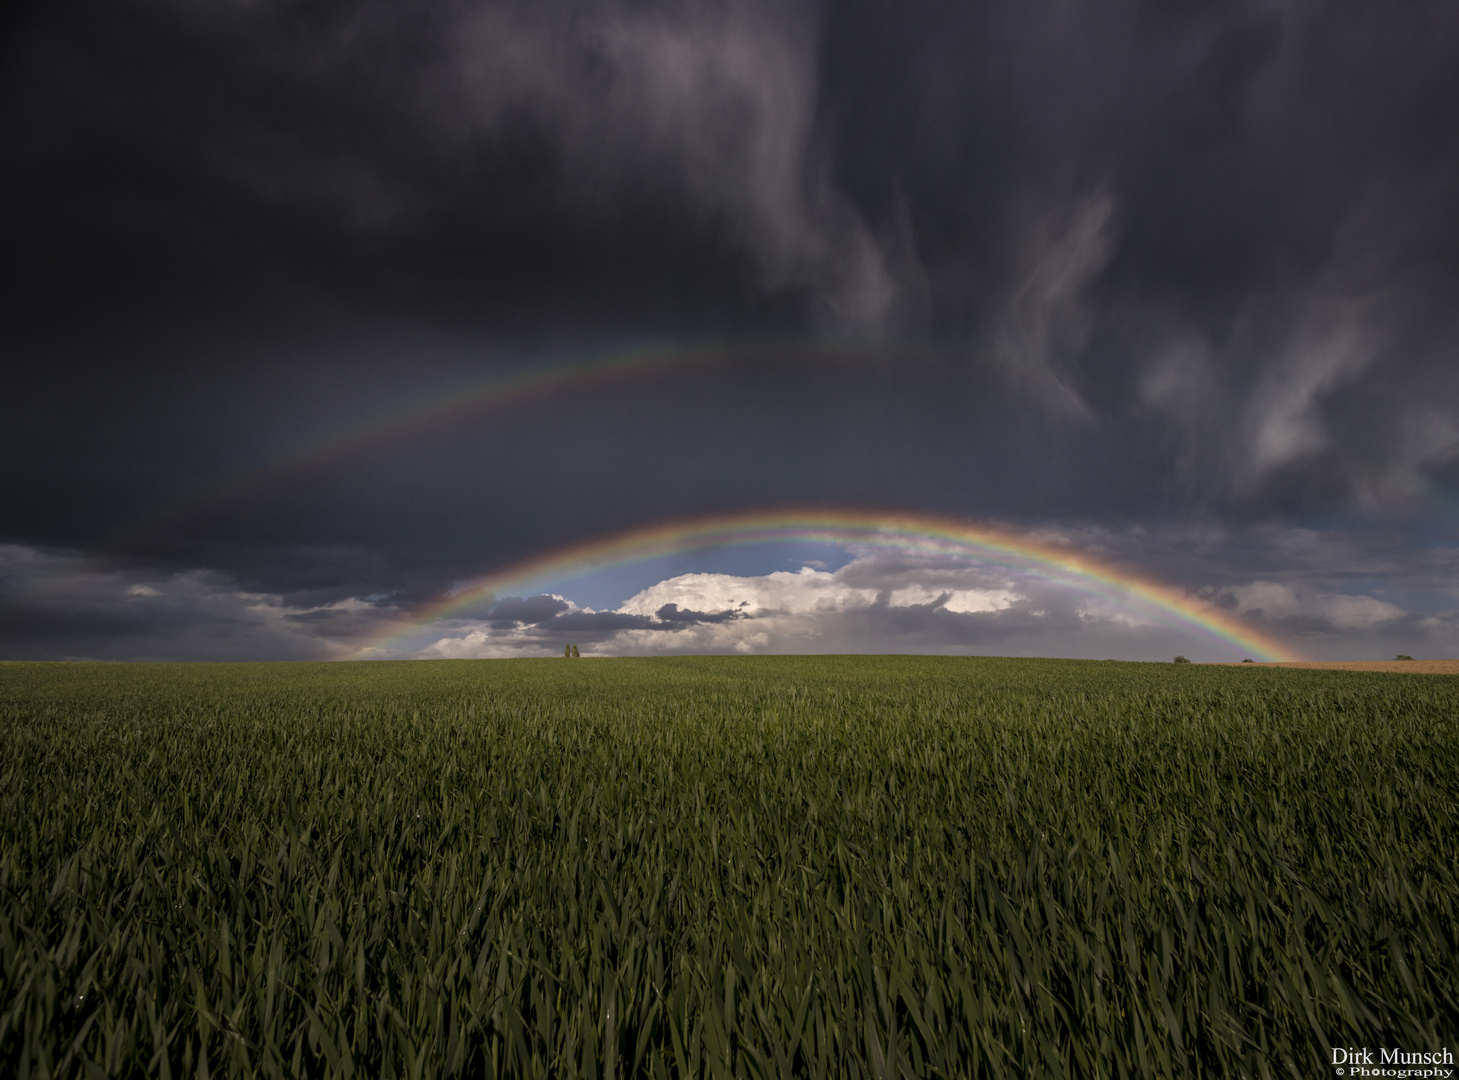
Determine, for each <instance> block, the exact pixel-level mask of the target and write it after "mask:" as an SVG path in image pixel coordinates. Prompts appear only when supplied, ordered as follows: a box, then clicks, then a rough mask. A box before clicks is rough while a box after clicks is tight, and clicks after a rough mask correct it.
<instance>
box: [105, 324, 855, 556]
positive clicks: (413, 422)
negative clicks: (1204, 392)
mask: <svg viewBox="0 0 1459 1080" xmlns="http://www.w3.org/2000/svg"><path fill="white" fill-rule="evenodd" d="M883 353H884V350H883V349H881V348H879V347H877V346H876V345H875V344H874V343H867V342H858V341H852V340H820V341H745V342H656V343H649V344H645V343H639V344H635V345H632V346H626V347H622V348H618V349H613V350H609V351H601V352H596V353H588V354H585V355H579V356H575V357H568V358H565V359H558V360H554V361H549V362H545V363H537V364H529V365H526V366H522V367H517V368H512V369H509V370H506V371H498V372H494V373H493V374H491V375H489V376H486V377H484V378H476V379H471V380H468V381H465V382H462V383H459V384H457V385H455V386H451V387H448V388H446V389H442V390H437V391H434V392H431V393H427V394H423V395H420V396H416V397H412V398H408V399H406V400H404V401H398V400H397V401H392V402H391V403H389V404H388V405H386V406H384V407H382V408H379V409H375V410H370V411H366V412H361V413H356V414H355V415H354V416H352V417H350V418H349V419H346V420H343V421H340V422H338V423H335V424H332V425H329V426H326V427H323V428H316V429H315V430H313V431H310V432H307V433H305V434H302V435H300V436H298V437H295V438H293V439H290V440H286V441H283V442H281V443H276V444H275V445H274V446H273V447H272V448H270V449H268V450H266V451H264V452H262V453H260V454H258V455H256V456H255V457H254V458H253V460H252V461H250V462H248V463H247V464H245V465H242V466H240V467H238V468H235V469H234V470H233V471H232V472H230V473H227V474H225V475H223V476H220V477H215V478H214V479H213V480H211V481H209V482H207V483H203V484H200V485H198V486H195V487H194V488H193V489H192V490H191V491H189V492H186V493H184V494H180V495H175V496H174V497H172V498H171V499H169V500H168V501H166V502H164V503H163V504H161V505H159V506H156V507H154V508H153V509H152V510H151V511H149V512H147V513H146V514H145V515H143V516H142V517H140V518H137V519H134V520H133V521H132V522H131V523H130V524H129V525H128V526H127V527H126V528H124V529H123V530H121V531H120V532H118V533H116V534H114V535H113V536H111V537H109V538H108V541H109V542H110V543H115V542H116V541H118V540H120V539H123V538H125V537H128V536H132V535H135V534H137V533H142V532H146V531H148V530H149V529H153V528H156V527H158V526H160V525H163V524H164V523H166V522H170V521H173V520H175V519H176V518H178V517H181V516H184V515H186V514H187V513H189V512H190V511H193V510H195V509H196V508H198V507H200V506H203V505H206V504H208V503H210V502H213V501H215V500H218V499H223V498H227V497H228V496H231V495H237V494H239V493H241V492H243V491H246V490H247V489H248V488H250V487H252V486H254V485H258V484H266V483H270V482H272V481H274V480H276V479H277V478H278V477H279V476H280V475H283V474H287V473H288V472H290V471H292V470H296V469H307V468H309V467H311V466H314V465H318V464H321V463H323V462H325V461H328V460H330V459H332V458H335V457H338V456H340V455H342V454H346V453H349V452H352V451H355V450H359V449H361V448H363V447H366V446H369V445H371V444H374V443H378V442H383V441H385V440H388V439H397V438H404V437H408V436H410V435H412V434H415V433H417V432H422V431H430V430H434V429H436V428H440V427H443V426H445V425H448V424H452V423H457V422H460V421H462V420H464V419H466V418H467V417H471V416H476V415H481V414H485V413H490V412H493V411H498V410H501V409H505V408H509V407H511V406H514V405H520V404H524V403H528V402H532V401H542V400H549V399H553V398H559V397H565V396H569V395H572V394H581V393H584V392H586V391H590V390H592V389H595V388H597V387H603V386H611V385H614V384H619V383H635V382H644V381H650V380H653V379H662V378H669V377H673V376H681V375H690V374H694V373H696V372H707V371H714V370H720V369H726V368H732V367H737V366H742V365H755V364H783V365H786V366H791V365H806V364H817V365H826V364H831V365H836V364H841V363H847V362H856V361H858V360H859V361H865V360H867V359H868V358H870V357H876V356H882V355H883Z"/></svg>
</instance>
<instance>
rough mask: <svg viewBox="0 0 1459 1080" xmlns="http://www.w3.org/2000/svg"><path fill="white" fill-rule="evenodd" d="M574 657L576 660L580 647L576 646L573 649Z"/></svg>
mask: <svg viewBox="0 0 1459 1080" xmlns="http://www.w3.org/2000/svg"><path fill="white" fill-rule="evenodd" d="M572 655H573V656H574V658H576V657H577V655H578V647H577V646H576V645H574V646H573V647H572Z"/></svg>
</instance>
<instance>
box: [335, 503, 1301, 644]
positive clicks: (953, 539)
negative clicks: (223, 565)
mask: <svg viewBox="0 0 1459 1080" xmlns="http://www.w3.org/2000/svg"><path fill="white" fill-rule="evenodd" d="M787 541H818V542H831V543H838V544H844V545H847V546H850V547H861V548H866V547H873V548H876V547H880V548H890V549H895V550H899V551H905V552H909V553H914V554H920V555H931V556H941V557H949V556H951V557H955V558H960V559H964V560H967V561H969V562H977V563H980V564H984V565H992V566H999V567H1005V568H1007V569H1009V570H1010V571H1012V572H1013V573H1015V574H1017V575H1019V576H1022V577H1025V578H1028V577H1033V578H1042V579H1045V580H1051V581H1056V582H1060V583H1062V584H1065V585H1068V586H1071V587H1073V588H1076V589H1078V590H1080V591H1082V592H1084V593H1086V594H1089V595H1106V596H1108V595H1111V594H1113V595H1115V596H1117V597H1121V598H1124V599H1126V600H1127V601H1133V602H1135V603H1138V604H1144V605H1147V606H1148V607H1150V608H1152V609H1154V611H1155V612H1156V613H1157V614H1158V615H1160V616H1162V617H1163V618H1164V619H1165V621H1168V622H1172V623H1174V624H1175V625H1177V626H1179V627H1181V628H1183V629H1186V630H1191V631H1195V632H1196V633H1198V634H1200V635H1202V636H1204V637H1207V638H1211V639H1214V640H1215V641H1217V642H1219V643H1221V644H1222V645H1223V646H1230V647H1234V648H1235V649H1236V650H1238V651H1240V652H1242V653H1245V654H1249V655H1251V656H1252V657H1253V658H1254V659H1261V660H1297V659H1300V657H1298V656H1297V655H1296V654H1295V653H1293V652H1292V651H1291V650H1290V649H1288V648H1287V647H1286V646H1285V645H1284V644H1282V643H1281V642H1280V641H1278V640H1277V639H1276V638H1274V637H1271V636H1270V635H1267V634H1264V633H1261V632H1259V631H1257V630H1256V629H1254V628H1253V627H1251V626H1249V625H1247V624H1245V623H1243V622H1242V621H1241V620H1240V619H1238V618H1236V617H1235V616H1233V615H1231V614H1230V613H1228V612H1226V611H1223V610H1222V609H1220V608H1217V607H1214V606H1212V605H1210V604H1207V603H1205V602H1204V601H1202V600H1201V599H1200V598H1198V597H1195V596H1192V595H1190V594H1189V593H1187V592H1184V591H1182V590H1180V589H1176V588H1173V587H1171V586H1169V585H1165V584H1162V583H1160V582H1157V581H1155V580H1154V579H1152V578H1150V577H1147V576H1145V575H1143V574H1140V573H1138V572H1135V571H1132V570H1131V569H1129V568H1127V567H1122V566H1116V565H1114V564H1113V563H1109V562H1105V561H1102V560H1099V559H1096V558H1094V557H1092V556H1090V555H1088V554H1085V553H1084V552H1081V551H1079V550H1078V549H1077V548H1073V547H1070V546H1066V545H1064V544H1060V543H1057V542H1054V541H1049V540H1042V539H1039V538H1037V537H1034V536H1031V535H1028V534H1026V533H1018V532H1014V531H1012V530H1009V529H1002V528H996V527H992V526H988V525H979V524H974V523H972V522H967V521H959V520H956V519H953V518H945V517H938V516H933V515H926V514H878V513H872V512H867V511H860V510H826V509H807V510H790V511H779V512H761V513H743V514H731V515H722V516H714V517H705V518H695V519H690V520H684V521H674V522H669V523H666V524H660V525H654V526H650V527H648V528H641V529H634V530H631V531H629V532H624V533H619V534H617V535H614V536H610V537H606V538H600V539H596V540H590V541H588V542H586V543H581V544H575V545H572V546H569V547H564V548H559V549H557V550H555V551H553V552H550V553H548V554H546V555H542V556H539V557H537V558H533V559H528V560H526V561H524V562H519V563H517V564H516V565H514V566H508V567H505V568H503V569H501V570H499V571H496V572H494V573H491V574H488V575H486V576H484V577H482V578H479V579H477V580H475V581H473V582H471V583H470V584H469V585H467V586H465V587H463V588H458V589H455V590H453V591H452V592H451V593H449V594H448V595H446V596H443V597H441V598H439V599H438V600H436V601H435V602H434V603H430V604H427V605H425V606H424V607H422V608H419V609H418V610H416V611H415V612H413V613H412V614H411V615H409V616H408V617H406V618H404V619H402V620H400V621H398V622H395V623H393V624H391V625H390V626H389V627H388V628H386V629H385V630H384V631H383V632H381V633H379V634H377V635H375V636H374V637H372V638H371V639H370V640H369V641H367V642H366V643H365V644H364V645H363V646H362V647H360V648H358V649H357V650H355V651H354V652H353V653H352V654H351V658H354V659H363V658H368V657H371V656H379V655H381V654H383V653H385V652H386V651H387V650H388V649H389V647H390V646H391V645H392V644H394V643H396V642H398V641H401V640H402V639H404V638H406V637H409V636H411V635H413V634H416V633H418V632H419V631H421V630H422V629H424V628H425V627H426V626H428V625H429V624H430V623H432V622H435V621H437V620H439V619H445V618H450V617H452V616H458V615H462V614H463V613H466V612H467V611H469V610H470V609H471V608H473V607H477V606H480V605H486V604H487V603H489V602H490V601H491V600H492V599H493V598H494V597H499V596H505V595H513V594H520V593H521V592H522V591H524V590H525V589H526V588H527V587H529V586H532V585H534V584H542V583H548V582H552V581H561V580H563V579H565V578H570V577H575V576H580V575H583V574H587V573H591V572H594V571H600V570H605V569H610V568H613V567H618V566H626V565H630V564H632V563H638V562H644V561H647V560H649V559H654V558H660V557H662V556H665V555H671V554H676V553H680V552H688V551H696V550H704V549H709V548H721V547H737V546H745V545H749V544H766V543H774V542H787Z"/></svg>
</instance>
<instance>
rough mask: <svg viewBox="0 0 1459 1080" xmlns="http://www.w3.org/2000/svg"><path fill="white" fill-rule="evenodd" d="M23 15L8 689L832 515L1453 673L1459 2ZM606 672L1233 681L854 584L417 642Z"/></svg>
mask: <svg viewBox="0 0 1459 1080" xmlns="http://www.w3.org/2000/svg"><path fill="white" fill-rule="evenodd" d="M5 20H6V21H5V23H4V33H5V38H4V46H3V49H4V51H3V82H0V129H3V130H0V146H3V151H0V153H3V168H0V250H3V251H4V252H5V254H6V263H7V265H8V266H9V267H10V268H11V271H12V272H11V273H10V274H8V275H7V277H8V278H9V282H8V284H7V287H6V289H5V291H4V293H3V295H0V305H3V310H0V341H3V350H4V351H3V355H4V357H5V365H4V371H5V374H4V386H5V392H4V393H3V394H0V448H3V450H0V659H4V658H9V659H32V658H34V659H61V658H80V657H91V658H98V659H272V658H280V659H283V658H309V657H321V658H322V657H333V656H341V655H350V654H351V653H352V652H353V651H354V650H356V649H357V648H358V647H359V646H360V645H361V644H364V643H368V642H369V641H371V640H374V639H375V638H376V637H377V636H378V634H379V633H380V632H381V630H382V628H383V627H386V626H388V625H390V624H392V623H394V622H395V621H397V620H399V619H401V618H403V617H408V616H409V615H410V613H411V612H414V611H419V610H422V609H424V608H426V607H429V606H430V605H431V604H432V603H434V602H436V601H437V600H438V599H439V598H440V597H441V596H443V595H445V594H446V593H448V592H449V591H450V590H451V589H453V588H459V587H460V585H461V583H462V582H468V581H473V580H476V579H478V578H480V577H481V576H482V575H485V574H489V573H491V572H492V571H493V570H494V569H495V568H498V567H503V566H510V565H513V564H516V563H518V562H520V561H522V560H527V559H532V558H535V557H539V556H541V555H543V554H546V553H550V552H553V551H555V550H558V549H562V548H566V547H571V546H574V545H581V544H584V543H589V542H591V541H593V540H594V539H596V538H602V537H611V536H613V535H616V534H618V533H622V532H624V531H627V530H632V529H638V528H644V527H648V526H653V525H655V524H658V523H662V522H666V521H673V520H676V519H681V518H685V517H691V516H702V515H713V514H719V513H726V514H728V513H740V512H750V511H761V510H765V511H776V510H783V509H787V508H788V509H792V510H793V509H794V508H797V507H811V506H842V507H855V508H858V509H860V510H862V511H865V512H867V513H872V512H882V511H884V512H886V513H889V514H890V513H896V514H909V513H910V514H917V513H927V514H938V515H942V516H945V517H954V518H959V519H966V520H968V521H971V522H984V523H993V524H996V525H998V526H1000V527H1002V528H1006V529H1012V530H1026V531H1029V532H1030V533H1033V534H1037V535H1041V536H1058V537H1059V538H1060V542H1061V543H1067V544H1070V545H1073V546H1074V547H1076V548H1078V549H1079V550H1084V551H1088V552H1089V553H1090V554H1091V555H1093V556H1095V557H1097V558H1099V559H1102V560H1104V561H1106V562H1109V563H1111V564H1113V565H1117V566H1119V567H1121V568H1123V570H1124V571H1125V572H1128V573H1138V574H1141V575H1144V576H1145V577H1147V578H1151V579H1155V580H1157V581H1160V582H1164V583H1166V584H1168V585H1170V586H1172V587H1174V588H1176V589H1178V590H1185V591H1186V592H1187V593H1188V595H1189V596H1190V597H1192V598H1194V599H1197V600H1200V601H1202V602H1206V603H1210V604H1212V605H1214V606H1215V607H1216V608H1219V610H1221V611H1223V612H1227V613H1230V614H1234V615H1237V616H1238V617H1240V618H1242V619H1244V620H1246V621H1247V624H1248V625H1250V626H1251V627H1252V628H1253V630H1254V631H1255V632H1258V633H1261V634H1265V635H1268V636H1271V637H1274V638H1277V639H1279V640H1281V641H1283V642H1285V643H1286V644H1287V646H1288V647H1289V649H1290V650H1291V651H1292V652H1293V653H1295V654H1301V655H1306V656H1312V657H1330V658H1348V659H1366V658H1388V657H1390V656H1391V655H1393V654H1394V653H1396V652H1399V651H1402V652H1406V653H1410V654H1413V655H1416V656H1459V577H1456V571H1459V5H1455V4H1454V3H1452V2H1450V0H1431V2H1423V0H1415V2H1402V0H1400V2H1395V3H1387V4H1372V3H1319V2H1290V3H1258V2H1229V3H1222V2H1211V3H1200V2H1180V3H1170V2H1160V3H1155V2H1150V3H1132V2H1109V3H1089V4H1077V3H1072V2H1069V0H1032V2H1028V3H1006V2H999V3H992V2H988V3H977V2H966V0H959V2H956V3H941V2H929V3H923V4H917V5H906V4H898V5H892V4H870V3H862V2H847V3H823V4H797V3H793V2H786V0H780V2H775V3H752V2H723V3H710V2H702V3H701V2H686V3H656V2H652V0H632V2H627V0H625V2H619V3H612V2H604V3H596V2H580V3H574V2H564V3H533V4H528V3H520V4H513V3H496V2H490V0H450V2H444V3H440V4H401V3H397V2H388V0H356V2H352V3H335V2H332V0H308V2H295V0H215V2H199V0H188V2H183V0H145V2H142V0H105V2H101V0H95V2H92V0H70V2H68V0H61V2H57V3H49V4H43V3H39V2H31V3H26V4H22V5H19V6H18V7H16V8H14V9H11V12H10V13H9V14H7V15H6V16H5ZM711 347H712V348H714V349H718V350H720V354H719V355H720V359H719V360H717V361H716V362H715V363H712V364H690V363H684V364H680V365H677V366H676V365H675V364H673V363H670V364H667V365H666V366H664V367H662V368H657V369H653V370H651V371H640V372H638V373H636V374H634V373H629V374H626V375H625V376H624V377H622V378H613V379H599V380H595V381H587V382H584V381H577V382H574V381H572V380H565V381H562V382H560V383H557V384H551V385H546V387H545V389H543V390H542V391H541V392H537V393H533V394H528V395H525V396H521V397H519V398H516V399H513V400H511V401H507V402H501V401H497V402H495V403H493V402H492V401H491V400H486V399H482V402H481V403H480V407H470V408H458V409H455V410H441V411H437V412H432V411H431V410H430V409H428V408H427V409H425V411H424V412H423V413H421V414H420V416H419V417H418V419H417V421H416V422H413V423H410V424H395V425H394V426H392V425H391V424H389V423H388V422H384V421H382V420H381V418H386V420H388V418H389V417H391V416H392V415H397V414H399V413H400V412H401V411H402V410H408V409H409V408H411V407H412V406H413V405H419V403H421V402H430V401H433V400H445V399H450V398H451V396H452V395H453V394H456V395H457V397H458V398H459V397H460V394H459V393H458V392H459V391H460V390H461V389H462V388H471V387H478V388H479V387H481V386H483V385H490V384H491V380H493V379H504V378H510V377H513V376H516V375H520V374H521V373H523V372H530V371H534V370H538V369H545V368H551V367H553V366H554V365H558V366H560V365H563V364H569V365H570V364H574V363H581V362H585V361H586V362H590V363H591V362H594V358H602V357H612V356H623V355H632V354H633V353H634V350H642V349H644V348H652V349H655V350H657V351H658V353H659V354H661V355H666V356H671V357H672V356H673V355H676V354H677V352H682V353H683V354H684V355H685V356H692V355H703V353H704V350H705V349H706V348H711ZM361 430H366V431H368V432H373V433H372V434H370V435H369V437H354V438H347V439H343V440H340V439H335V440H334V442H329V437H330V433H337V432H341V431H346V432H348V431H361ZM321 440H323V442H324V443H327V444H328V445H327V447H326V449H327V450H328V452H311V453H304V452H302V451H300V449H299V448H301V447H303V448H308V447H317V446H319V445H321ZM569 641H570V642H574V643H578V644H579V645H580V646H581V647H582V649H583V651H584V652H585V653H594V652H597V653H630V652H631V653H647V652H696V651H711V652H727V651H779V652H799V651H814V652H827V651H842V652H856V651H878V652H898V651H919V652H925V651H931V652H955V653H989V654H1013V655H1067V656H1093V657H1106V656H1108V657H1120V658H1130V659H1169V657H1170V656H1171V655H1173V653H1174V652H1176V651H1186V652H1189V653H1192V654H1199V655H1195V656H1194V658H1197V659H1222V660H1229V659H1240V657H1237V656H1230V655H1225V653H1223V652H1222V648H1221V647H1220V643H1219V642H1214V641H1211V640H1205V639H1202V638H1201V637H1200V636H1199V634H1194V635H1193V634H1191V633H1186V632H1185V631H1183V630H1181V628H1180V627H1174V628H1172V627H1171V626H1170V625H1169V623H1168V621H1162V619H1161V617H1160V613H1159V612H1155V611H1149V610H1146V609H1144V608H1142V607H1141V606H1140V605H1139V604H1136V603H1133V602H1132V603H1131V604H1129V605H1120V604H1118V603H1113V602H1106V601H1103V600H1100V601H1096V600H1092V599H1091V598H1090V596H1089V595H1088V594H1087V593H1083V592H1081V591H1080V590H1078V589H1061V588H1059V587H1056V586H1053V585H1050V584H1049V583H1047V582H1040V581H1038V580H1035V579H1034V578H1024V577H1021V576H1019V575H1018V574H1016V573H1012V574H1010V573H1008V572H1006V571H998V572H995V571H994V570H993V569H990V567H989V566H987V565H984V564H981V563H979V562H977V561H976V560H973V561H966V560H965V561H963V562H956V561H954V562H953V563H936V561H935V560H934V561H933V562H925V561H924V562H918V561H917V560H915V559H910V560H909V559H907V558H899V557H897V556H896V553H895V552H888V550H886V549H884V548H878V549H875V550H873V549H869V548H868V549H862V548H858V547H856V546H855V545H854V544H847V545H842V546H841V547H835V546H834V545H833V546H831V547H828V548H827V549H826V550H823V551H819V552H814V553H808V552H807V551H805V550H803V549H802V548H800V547H797V546H795V545H784V546H782V547H778V548H777V547H775V546H773V545H772V546H765V547H760V548H756V549H754V550H753V551H737V552H729V551H723V550H720V551H714V550H711V551H705V552H699V553H691V554H687V555H683V556H680V557H677V558H676V559H672V560H668V561H665V560H656V561H650V562H647V563H643V564H639V565H637V566H636V567H634V568H630V569H628V570H619V571H615V572H613V573H612V574H609V575H607V576H604V575H602V574H599V575H596V576H594V575H591V574H590V575H578V576H575V577H574V576H568V577H566V578H564V579H563V581H561V582H556V583H546V584H542V585H541V586H540V591H538V592H535V593H529V594H527V595H523V596H520V597H514V596H499V597H497V598H496V601H495V602H494V603H487V604H485V605H484V606H483V607H481V608H480V609H479V610H473V611H466V612H459V613H456V614H455V615H453V617H452V618H451V619H449V620H447V621H445V622H443V623H441V624H439V625H433V626H432V627H429V628H426V630H424V631H423V632H422V633H421V634H420V635H417V636H416V637H414V638H412V639H410V640H409V641H408V642H404V643H396V644H394V645H392V646H391V648H392V649H393V650H394V651H393V652H390V653H389V654H390V655H431V656H441V655H449V656H469V655H545V654H547V653H550V652H555V653H558V654H560V652H561V647H562V644H563V643H565V642H569ZM1202 650H1204V651H1202ZM1227 651H1229V647H1228V648H1227Z"/></svg>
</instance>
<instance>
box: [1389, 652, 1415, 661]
mask: <svg viewBox="0 0 1459 1080" xmlns="http://www.w3.org/2000/svg"><path fill="white" fill-rule="evenodd" d="M1393 659H1395V660H1412V659H1413V657H1411V656H1409V655H1408V654H1407V653H1399V654H1398V655H1397V656H1395V657H1394V658H1393Z"/></svg>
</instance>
